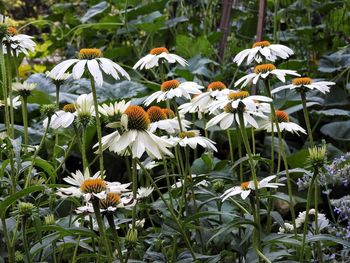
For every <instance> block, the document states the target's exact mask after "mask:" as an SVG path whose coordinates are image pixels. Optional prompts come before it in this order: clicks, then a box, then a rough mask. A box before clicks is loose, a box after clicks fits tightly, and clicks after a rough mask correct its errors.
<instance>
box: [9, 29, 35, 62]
mask: <svg viewBox="0 0 350 263" xmlns="http://www.w3.org/2000/svg"><path fill="white" fill-rule="evenodd" d="M32 39H33V37H32V36H28V35H25V34H18V32H17V29H16V28H15V27H12V26H9V27H8V28H7V36H6V37H5V38H4V39H3V40H2V43H3V45H4V50H5V52H7V51H8V50H7V49H8V48H10V52H11V53H12V55H15V56H17V55H18V54H19V53H24V54H25V55H28V51H30V52H33V51H34V49H35V45H36V44H35V42H34V41H33V40H32ZM5 47H6V48H5Z"/></svg>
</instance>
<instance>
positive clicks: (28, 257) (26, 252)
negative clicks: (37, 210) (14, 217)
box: [22, 216, 31, 262]
mask: <svg viewBox="0 0 350 263" xmlns="http://www.w3.org/2000/svg"><path fill="white" fill-rule="evenodd" d="M26 223H27V218H26V216H23V217H22V239H23V240H22V241H23V247H24V254H25V256H26V261H27V262H31V259H30V254H29V247H28V240H27V234H26Z"/></svg>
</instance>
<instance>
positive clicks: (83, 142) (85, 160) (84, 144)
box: [81, 127, 89, 172]
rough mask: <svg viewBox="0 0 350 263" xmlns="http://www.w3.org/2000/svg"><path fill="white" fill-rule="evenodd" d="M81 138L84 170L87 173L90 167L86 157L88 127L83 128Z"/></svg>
mask: <svg viewBox="0 0 350 263" xmlns="http://www.w3.org/2000/svg"><path fill="white" fill-rule="evenodd" d="M81 137H82V138H81V141H82V143H81V156H82V158H83V169H84V172H85V170H86V168H88V167H89V163H88V160H87V157H86V127H83V129H82V135H81Z"/></svg>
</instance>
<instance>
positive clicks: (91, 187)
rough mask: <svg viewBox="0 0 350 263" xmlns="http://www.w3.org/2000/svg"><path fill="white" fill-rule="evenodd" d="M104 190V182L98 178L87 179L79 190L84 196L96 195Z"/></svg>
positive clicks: (105, 187)
mask: <svg viewBox="0 0 350 263" xmlns="http://www.w3.org/2000/svg"><path fill="white" fill-rule="evenodd" d="M106 189H107V185H106V182H105V181H104V180H102V179H99V178H97V179H87V180H85V181H84V182H83V183H82V184H81V186H80V190H81V191H82V192H83V193H85V194H87V193H90V194H92V193H95V194H98V193H101V192H102V191H104V190H106Z"/></svg>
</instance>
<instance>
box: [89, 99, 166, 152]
mask: <svg viewBox="0 0 350 263" xmlns="http://www.w3.org/2000/svg"><path fill="white" fill-rule="evenodd" d="M121 123H122V126H123V127H124V129H125V131H124V132H123V134H122V135H120V134H119V132H118V131H115V132H113V133H112V134H109V135H107V136H104V137H102V147H103V149H107V148H108V149H109V150H110V151H113V152H116V153H118V154H121V155H129V154H130V152H129V149H130V150H131V153H132V156H133V157H137V158H141V156H142V155H143V154H144V152H147V154H148V155H149V156H150V157H152V158H156V159H161V158H162V155H168V156H171V157H173V154H172V153H171V152H170V151H169V149H168V148H170V147H172V146H173V143H172V142H169V141H168V140H166V139H163V138H160V137H158V136H156V135H154V134H153V133H151V132H150V131H149V130H148V128H149V124H150V120H149V117H148V114H147V112H145V110H144V109H143V108H142V107H140V106H136V105H131V106H129V107H128V108H127V109H126V110H125V112H124V114H123V115H122V117H121ZM97 146H98V145H97V144H96V145H95V146H94V147H97Z"/></svg>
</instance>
